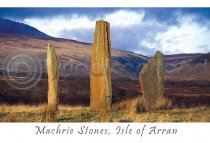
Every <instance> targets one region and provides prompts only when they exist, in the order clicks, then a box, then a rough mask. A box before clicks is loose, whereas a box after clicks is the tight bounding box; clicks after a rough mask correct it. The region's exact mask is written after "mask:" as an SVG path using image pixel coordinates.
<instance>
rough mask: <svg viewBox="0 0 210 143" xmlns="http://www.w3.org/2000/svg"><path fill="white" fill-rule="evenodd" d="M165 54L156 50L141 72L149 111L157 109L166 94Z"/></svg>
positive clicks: (142, 88)
mask: <svg viewBox="0 0 210 143" xmlns="http://www.w3.org/2000/svg"><path fill="white" fill-rule="evenodd" d="M163 78H164V56H163V54H162V53H161V52H159V51H158V52H156V54H155V56H154V57H153V59H152V60H151V61H149V62H148V63H147V64H145V65H144V67H143V68H142V70H141V72H140V85H141V91H142V95H143V104H144V106H145V109H146V110H147V111H153V110H156V109H157V104H158V102H159V101H160V100H161V99H162V98H163V94H164V79H163Z"/></svg>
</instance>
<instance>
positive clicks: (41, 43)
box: [0, 34, 147, 80]
mask: <svg viewBox="0 0 210 143" xmlns="http://www.w3.org/2000/svg"><path fill="white" fill-rule="evenodd" d="M48 43H51V44H53V46H54V47H55V51H56V54H57V56H58V61H59V64H60V73H61V74H60V75H61V77H62V78H88V77H89V75H90V68H91V49H92V44H89V43H83V42H78V41H74V40H67V39H59V38H52V37H39V36H25V35H14V34H0V47H1V53H0V54H1V55H0V67H2V65H3V61H4V59H5V58H6V57H7V56H8V55H9V54H11V53H13V52H17V51H22V52H23V53H25V52H28V53H32V54H34V55H36V56H37V57H38V59H39V60H40V62H41V63H42V68H43V76H45V75H46V68H45V60H46V54H47V45H48ZM145 63H147V58H146V57H145V56H142V55H139V54H135V53H132V52H128V51H122V50H117V49H114V48H113V49H112V63H111V65H112V78H113V79H122V80H124V79H133V80H138V76H139V71H140V69H141V68H142V66H143V65H144V64H145Z"/></svg>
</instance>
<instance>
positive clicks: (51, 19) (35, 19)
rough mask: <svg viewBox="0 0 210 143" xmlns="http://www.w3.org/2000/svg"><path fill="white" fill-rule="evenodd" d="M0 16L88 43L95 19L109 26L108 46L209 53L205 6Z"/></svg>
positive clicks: (11, 11)
mask: <svg viewBox="0 0 210 143" xmlns="http://www.w3.org/2000/svg"><path fill="white" fill-rule="evenodd" d="M0 17H2V18H8V19H11V20H14V21H18V22H22V23H25V24H28V25H31V26H33V27H35V28H37V29H39V30H40V31H42V32H45V33H46V34H48V35H50V36H53V37H60V38H66V39H74V40H78V41H84V42H89V43H92V41H93V33H94V27H95V21H96V20H98V19H104V20H106V21H108V22H109V23H110V25H111V42H112V47H113V48H117V49H123V50H127V51H132V52H136V53H140V54H144V55H148V56H152V55H153V54H154V53H155V52H156V51H157V50H160V51H162V52H163V53H164V54H178V53H207V52H210V9H209V8H1V9H0Z"/></svg>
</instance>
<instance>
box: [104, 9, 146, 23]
mask: <svg viewBox="0 0 210 143" xmlns="http://www.w3.org/2000/svg"><path fill="white" fill-rule="evenodd" d="M143 18H144V12H143V11H142V12H133V11H126V10H119V11H116V12H114V13H112V14H107V15H106V16H105V17H104V19H105V20H107V21H109V22H110V23H111V25H112V26H120V27H126V26H131V25H137V24H140V23H141V22H142V20H143Z"/></svg>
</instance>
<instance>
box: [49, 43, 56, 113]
mask: <svg viewBox="0 0 210 143" xmlns="http://www.w3.org/2000/svg"><path fill="white" fill-rule="evenodd" d="M47 72H48V107H49V108H50V109H52V110H54V111H56V110H57V109H58V102H59V97H58V80H59V73H58V63H57V57H56V54H55V50H54V48H53V46H52V45H50V44H49V45H48V49H47Z"/></svg>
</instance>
